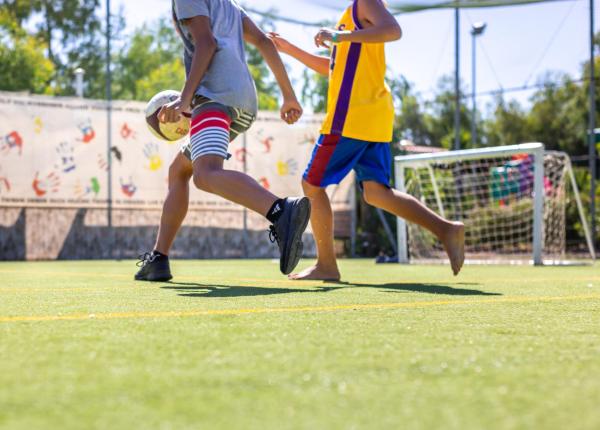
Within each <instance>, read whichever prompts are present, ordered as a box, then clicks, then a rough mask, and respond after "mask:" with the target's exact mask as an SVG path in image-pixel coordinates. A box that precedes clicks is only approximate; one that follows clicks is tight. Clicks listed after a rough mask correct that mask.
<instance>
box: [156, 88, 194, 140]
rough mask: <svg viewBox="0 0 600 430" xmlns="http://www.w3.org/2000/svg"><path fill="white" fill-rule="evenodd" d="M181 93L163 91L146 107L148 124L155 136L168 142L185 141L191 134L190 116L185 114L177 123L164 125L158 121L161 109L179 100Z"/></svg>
mask: <svg viewBox="0 0 600 430" xmlns="http://www.w3.org/2000/svg"><path fill="white" fill-rule="evenodd" d="M180 95H181V93H180V92H179V91H175V90H166V91H161V92H160V93H158V94H156V95H155V96H154V97H152V99H151V100H150V101H149V102H148V105H147V106H146V123H147V124H148V128H149V129H150V131H151V132H152V134H153V135H154V136H156V137H157V138H159V139H162V140H166V141H168V142H175V141H177V140H180V139H183V138H184V137H186V136H187V135H188V133H189V132H190V116H189V114H184V115H182V116H181V118H180V119H179V121H177V122H175V123H168V124H164V123H161V122H160V121H159V120H158V113H159V112H160V109H161V108H162V107H163V106H164V105H166V104H167V103H170V102H172V101H175V100H177V99H178V98H179V96H180Z"/></svg>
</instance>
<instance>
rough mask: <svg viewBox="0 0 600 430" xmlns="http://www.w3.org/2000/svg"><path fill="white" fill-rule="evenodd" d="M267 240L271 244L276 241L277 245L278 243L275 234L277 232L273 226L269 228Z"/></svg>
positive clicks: (277, 236)
mask: <svg viewBox="0 0 600 430" xmlns="http://www.w3.org/2000/svg"><path fill="white" fill-rule="evenodd" d="M269 240H270V241H271V242H275V241H277V243H279V235H278V234H277V230H275V226H274V225H272V226H270V227H269Z"/></svg>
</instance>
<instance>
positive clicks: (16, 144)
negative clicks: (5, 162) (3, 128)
mask: <svg viewBox="0 0 600 430" xmlns="http://www.w3.org/2000/svg"><path fill="white" fill-rule="evenodd" d="M13 149H16V150H17V151H18V152H19V155H21V154H22V153H23V138H22V137H21V135H20V134H19V132H17V131H12V132H10V133H9V134H7V135H6V136H4V138H3V139H2V140H1V141H0V153H3V154H7V153H9V152H11V151H12V150H13Z"/></svg>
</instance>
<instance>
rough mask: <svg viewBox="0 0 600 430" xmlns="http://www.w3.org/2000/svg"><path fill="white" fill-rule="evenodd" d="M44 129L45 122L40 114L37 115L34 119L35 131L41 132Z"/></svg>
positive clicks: (36, 132)
mask: <svg viewBox="0 0 600 430" xmlns="http://www.w3.org/2000/svg"><path fill="white" fill-rule="evenodd" d="M43 129H44V122H43V121H42V118H40V117H39V116H36V117H35V118H34V119H33V132H34V133H35V134H40V133H41V132H42V130H43Z"/></svg>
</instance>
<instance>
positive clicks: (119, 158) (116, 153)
mask: <svg viewBox="0 0 600 430" xmlns="http://www.w3.org/2000/svg"><path fill="white" fill-rule="evenodd" d="M110 152H111V153H112V155H113V156H114V157H115V159H116V160H117V161H118V162H119V163H120V162H121V161H123V153H122V152H121V150H120V149H119V148H118V147H116V146H113V147H112V148H110Z"/></svg>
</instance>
